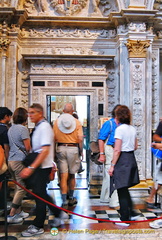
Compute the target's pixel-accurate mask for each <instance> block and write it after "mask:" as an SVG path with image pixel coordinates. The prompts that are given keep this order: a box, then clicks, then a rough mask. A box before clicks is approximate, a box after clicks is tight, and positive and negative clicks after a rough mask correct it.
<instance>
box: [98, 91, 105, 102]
mask: <svg viewBox="0 0 162 240" xmlns="http://www.w3.org/2000/svg"><path fill="white" fill-rule="evenodd" d="M98 101H99V102H104V91H103V89H98Z"/></svg>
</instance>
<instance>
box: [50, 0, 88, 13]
mask: <svg viewBox="0 0 162 240" xmlns="http://www.w3.org/2000/svg"><path fill="white" fill-rule="evenodd" d="M87 2H88V0H50V5H51V6H52V7H53V8H54V10H55V11H56V12H57V13H59V14H61V15H74V14H76V13H79V12H81V10H82V9H83V8H85V6H86V5H87Z"/></svg>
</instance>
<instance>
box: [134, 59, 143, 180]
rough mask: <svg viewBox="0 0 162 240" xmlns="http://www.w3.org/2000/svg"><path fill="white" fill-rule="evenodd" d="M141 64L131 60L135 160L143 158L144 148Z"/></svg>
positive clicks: (139, 160)
mask: <svg viewBox="0 0 162 240" xmlns="http://www.w3.org/2000/svg"><path fill="white" fill-rule="evenodd" d="M142 67H143V64H142V62H138V61H133V62H132V75H131V77H132V84H133V85H132V90H133V111H132V115H133V125H134V126H135V127H136V130H137V138H138V145H139V147H138V150H137V151H136V157H137V162H141V159H143V153H142V149H144V146H143V144H145V143H144V141H143V138H142V136H141V135H142V132H143V127H144V126H143V124H142V122H143V119H144V114H145V113H144V111H143V107H142V106H143V101H144V94H145V93H144V92H143V87H142V86H143V84H144V83H143V78H144V76H143V69H142ZM141 171H142V168H141V169H139V172H140V175H142V172H141Z"/></svg>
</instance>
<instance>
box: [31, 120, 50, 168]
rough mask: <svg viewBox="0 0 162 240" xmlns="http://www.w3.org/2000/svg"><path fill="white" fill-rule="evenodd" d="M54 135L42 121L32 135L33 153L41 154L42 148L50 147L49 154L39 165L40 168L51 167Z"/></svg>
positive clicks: (45, 122) (46, 123)
mask: <svg viewBox="0 0 162 240" xmlns="http://www.w3.org/2000/svg"><path fill="white" fill-rule="evenodd" d="M53 145H54V135H53V130H52V127H51V126H50V124H49V123H48V122H47V121H42V122H41V123H39V124H38V126H36V127H35V130H34V132H33V135H32V149H33V151H34V152H39V153H40V152H41V148H42V147H43V146H50V152H49V154H48V156H47V157H46V158H45V160H44V161H43V163H42V164H41V168H49V167H52V166H53V164H52V162H53V159H54V149H53Z"/></svg>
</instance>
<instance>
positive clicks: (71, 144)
mask: <svg viewBox="0 0 162 240" xmlns="http://www.w3.org/2000/svg"><path fill="white" fill-rule="evenodd" d="M58 146H66V147H78V144H77V143H58Z"/></svg>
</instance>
